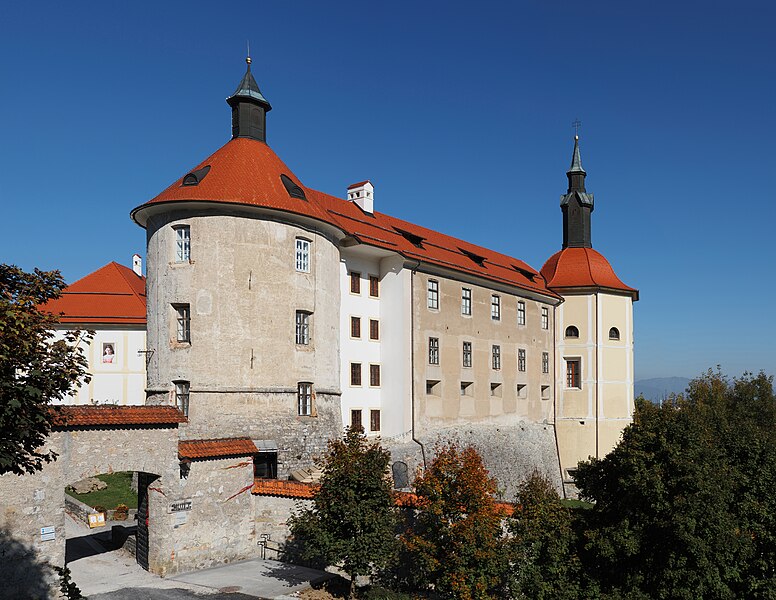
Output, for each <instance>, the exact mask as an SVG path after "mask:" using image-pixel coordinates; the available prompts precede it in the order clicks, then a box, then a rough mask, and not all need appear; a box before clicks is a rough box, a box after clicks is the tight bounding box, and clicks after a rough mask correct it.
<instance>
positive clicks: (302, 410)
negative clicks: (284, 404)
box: [296, 382, 314, 417]
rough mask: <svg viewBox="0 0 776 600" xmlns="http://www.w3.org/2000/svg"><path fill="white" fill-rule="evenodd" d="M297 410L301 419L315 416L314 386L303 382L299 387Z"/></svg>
mask: <svg viewBox="0 0 776 600" xmlns="http://www.w3.org/2000/svg"><path fill="white" fill-rule="evenodd" d="M296 398H297V410H298V414H299V416H300V417H311V416H312V415H313V398H314V396H313V384H312V383H306V382H302V383H300V384H299V385H298V386H297V392H296Z"/></svg>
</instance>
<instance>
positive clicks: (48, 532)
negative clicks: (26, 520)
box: [40, 527, 57, 542]
mask: <svg viewBox="0 0 776 600" xmlns="http://www.w3.org/2000/svg"><path fill="white" fill-rule="evenodd" d="M55 539H57V532H56V529H55V528H54V527H41V528H40V541H41V542H50V541H51V540H55Z"/></svg>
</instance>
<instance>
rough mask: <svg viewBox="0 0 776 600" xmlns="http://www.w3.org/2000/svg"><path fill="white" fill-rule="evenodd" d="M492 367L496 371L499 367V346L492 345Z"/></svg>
mask: <svg viewBox="0 0 776 600" xmlns="http://www.w3.org/2000/svg"><path fill="white" fill-rule="evenodd" d="M492 354H493V368H494V369H495V370H496V371H498V370H499V369H500V368H501V346H493V348H492Z"/></svg>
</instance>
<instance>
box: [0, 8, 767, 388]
mask: <svg viewBox="0 0 776 600" xmlns="http://www.w3.org/2000/svg"><path fill="white" fill-rule="evenodd" d="M774 22H776V7H774V5H773V3H770V2H765V1H762V2H746V1H744V2H737V3H732V2H725V3H723V2H715V1H706V2H651V3H628V2H574V3H570V2H552V3H548V2H538V1H532V2H488V1H485V2H479V3H471V2H465V3H464V2H450V1H448V2H441V1H440V2H417V1H415V2H405V1H401V0H396V1H392V2H386V3H365V2H320V1H309V2H280V1H277V2H250V3H246V2H244V3H237V4H235V3H221V4H219V3H214V2H207V3H199V2H185V3H184V2H164V3H161V2H157V3H151V2H147V3H146V2H132V3H121V4H119V3H109V2H79V3H45V2H29V3H23V2H15V3H6V4H5V5H4V8H3V15H2V19H0V52H1V53H2V57H3V58H2V61H0V81H2V88H1V89H2V93H0V165H2V169H1V170H0V173H2V175H1V176H0V201H1V202H2V206H3V208H4V218H3V219H2V221H0V227H1V228H2V230H1V231H2V235H1V236H0V260H2V261H3V262H8V263H15V264H18V265H20V266H22V267H25V268H27V269H31V268H32V267H35V266H37V267H41V268H45V269H53V268H58V269H60V270H61V271H62V272H63V274H64V275H65V277H66V278H67V279H68V281H73V280H75V279H77V278H79V277H82V276H83V275H86V274H87V273H89V272H91V271H93V270H94V269H96V268H98V267H100V266H102V265H103V264H105V263H107V262H109V261H111V260H116V261H118V262H122V263H124V264H129V263H130V257H131V255H132V253H134V252H140V253H141V254H142V253H144V248H145V234H144V231H143V230H142V229H140V228H139V227H138V226H136V225H135V224H134V223H132V222H131V221H130V219H129V216H128V214H129V211H130V210H131V209H132V208H134V207H135V206H137V205H139V204H141V203H143V202H145V201H146V200H148V199H150V198H151V197H153V196H155V195H156V194H157V193H158V192H160V191H161V190H162V189H164V188H165V187H166V186H167V185H169V184H170V183H171V182H172V181H173V180H175V179H176V178H178V177H180V176H181V175H182V174H184V173H185V172H186V171H187V170H188V169H189V168H191V167H192V166H194V165H195V164H197V163H198V162H199V161H201V160H202V159H203V158H205V157H206V156H208V155H209V154H210V153H212V152H213V151H214V150H215V149H217V148H218V147H220V146H221V145H222V144H223V143H225V142H226V141H227V140H228V139H229V136H230V115H229V109H228V107H227V105H226V103H225V102H224V99H225V98H226V97H227V96H228V95H229V94H230V93H231V92H232V91H233V90H234V88H235V87H236V85H237V83H238V82H239V80H240V78H241V76H242V74H243V72H244V67H245V64H244V62H243V59H244V56H245V43H246V40H250V43H251V49H252V55H253V61H254V62H253V72H254V75H255V76H256V79H257V80H258V82H259V85H260V86H261V89H262V91H263V92H264V95H265V96H266V97H267V98H268V99H269V101H270V102H271V103H272V105H273V110H272V112H271V113H269V115H268V125H267V127H268V140H269V143H270V145H271V146H272V148H273V149H274V150H275V151H276V152H277V153H278V155H279V156H280V157H281V158H282V159H283V160H284V161H285V162H286V163H287V164H288V165H289V166H290V167H291V168H292V169H293V170H294V172H295V174H296V175H297V176H298V177H299V178H300V179H301V180H302V182H303V183H304V184H305V185H307V186H309V187H312V188H316V189H320V190H323V191H325V192H328V193H331V194H335V195H340V196H343V197H344V192H345V188H346V187H347V185H348V184H349V183H352V182H354V181H358V180H361V179H367V178H369V179H371V180H372V181H373V182H374V184H375V186H376V192H375V198H376V209H377V210H380V211H382V212H387V213H389V214H392V215H395V216H397V217H400V218H402V219H406V220H409V221H412V222H415V223H418V224H421V225H425V226H428V227H432V228H435V229H437V230H439V231H442V232H445V233H447V234H450V235H454V236H457V237H461V238H464V239H466V240H469V241H471V242H474V243H477V244H481V245H484V246H488V247H491V248H494V249H495V250H498V251H501V252H505V253H507V254H511V255H513V256H516V257H518V258H521V259H523V260H525V261H526V262H528V263H529V264H531V265H532V266H534V267H535V268H540V267H541V266H542V264H543V263H544V261H545V260H546V259H547V258H548V257H549V256H550V255H551V254H552V253H553V252H555V251H556V250H557V249H559V248H560V244H561V212H560V209H559V205H558V202H559V196H560V194H562V193H563V192H564V191H565V189H566V177H565V171H566V170H567V168H568V166H569V162H570V158H571V150H572V139H573V129H572V127H571V123H572V121H573V120H574V119H576V118H579V119H580V120H581V121H582V128H581V131H580V138H581V148H582V159H583V164H584V166H585V169H586V170H587V172H588V178H587V183H588V191H592V192H593V193H595V196H596V210H595V212H594V213H593V246H594V247H595V248H596V249H597V250H599V251H600V252H602V253H603V254H604V255H605V256H606V257H607V258H608V259H609V261H610V262H611V263H612V265H613V266H614V268H615V270H616V272H617V273H618V275H619V276H620V278H621V279H623V281H625V282H626V283H628V284H629V285H632V286H634V287H637V288H639V289H640V291H641V300H640V301H639V302H638V303H637V304H636V306H635V336H636V375H637V378H646V377H660V376H687V377H693V376H695V375H698V374H699V373H701V372H702V371H703V370H705V369H707V368H709V367H712V366H715V365H717V364H720V365H721V366H722V368H723V370H724V371H725V372H727V373H728V374H730V375H738V374H740V373H741V372H742V371H744V370H752V371H758V370H760V369H763V370H765V371H766V372H768V373H774V372H776V351H774V343H773V340H774V339H776V300H774V298H776V268H775V267H774V262H775V260H774V259H776V251H775V250H774V244H773V240H772V236H773V232H774V223H776V186H775V185H774V182H775V181H776V152H775V151H774V148H776V73H775V72H774V71H775V69H774V64H776V63H775V62H774V57H776V35H774V33H773V23H774Z"/></svg>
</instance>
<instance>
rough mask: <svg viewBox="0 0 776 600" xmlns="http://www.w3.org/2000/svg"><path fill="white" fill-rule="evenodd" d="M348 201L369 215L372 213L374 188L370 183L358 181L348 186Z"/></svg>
mask: <svg viewBox="0 0 776 600" xmlns="http://www.w3.org/2000/svg"><path fill="white" fill-rule="evenodd" d="M348 200H349V201H350V202H355V203H356V204H357V205H358V207H359V208H360V209H361V210H363V211H364V212H365V213H369V214H370V215H371V214H372V213H373V212H374V201H375V187H374V186H373V185H372V182H371V181H369V180H367V181H359V182H358V183H353V184H351V185H349V186H348Z"/></svg>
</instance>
